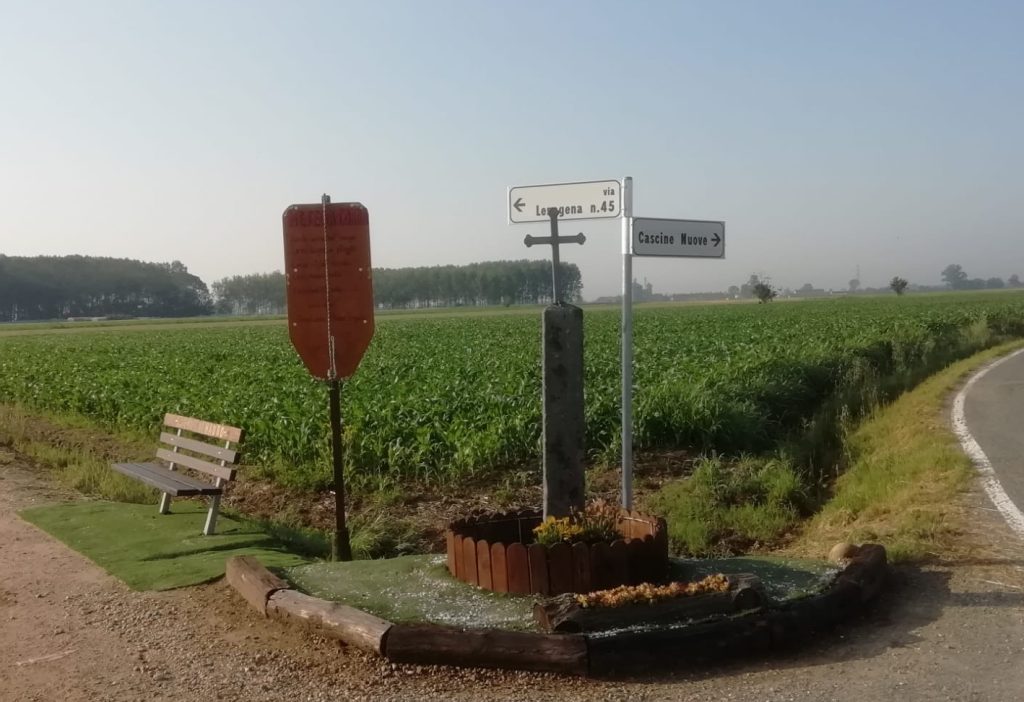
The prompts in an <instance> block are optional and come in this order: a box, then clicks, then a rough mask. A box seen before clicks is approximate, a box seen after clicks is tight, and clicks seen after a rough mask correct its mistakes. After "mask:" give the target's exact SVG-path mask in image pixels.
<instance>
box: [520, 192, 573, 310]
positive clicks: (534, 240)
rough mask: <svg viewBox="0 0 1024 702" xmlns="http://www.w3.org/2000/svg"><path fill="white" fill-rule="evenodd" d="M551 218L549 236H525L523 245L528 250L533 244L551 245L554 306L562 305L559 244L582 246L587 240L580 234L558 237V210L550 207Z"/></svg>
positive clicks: (552, 297)
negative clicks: (559, 283) (559, 280)
mask: <svg viewBox="0 0 1024 702" xmlns="http://www.w3.org/2000/svg"><path fill="white" fill-rule="evenodd" d="M548 215H549V216H550V217H551V236H530V235H529V234H527V235H526V238H525V239H523V243H524V244H526V247H527V248H529V247H531V246H533V245H534V244H551V286H552V289H553V292H552V294H551V299H552V300H554V303H555V304H556V305H560V304H562V295H561V287H560V286H559V285H558V245H559V244H582V243H583V242H585V241H586V240H587V237H585V236H583V232H580V233H579V234H577V235H576V236H558V208H557V207H552V208H550V209H549V210H548Z"/></svg>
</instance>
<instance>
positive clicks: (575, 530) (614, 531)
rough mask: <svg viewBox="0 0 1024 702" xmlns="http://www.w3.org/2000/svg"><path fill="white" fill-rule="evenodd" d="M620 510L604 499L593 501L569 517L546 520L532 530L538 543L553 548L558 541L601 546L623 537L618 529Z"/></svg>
mask: <svg viewBox="0 0 1024 702" xmlns="http://www.w3.org/2000/svg"><path fill="white" fill-rule="evenodd" d="M618 520H619V508H618V507H616V506H615V505H613V504H610V503H608V502H606V501H605V500H595V501H593V502H591V503H590V504H588V505H587V506H586V507H584V508H583V510H581V511H573V512H572V513H571V514H570V515H569V516H568V517H548V518H547V519H545V520H544V521H543V522H541V523H540V525H539V526H537V527H534V529H533V535H534V538H535V539H536V541H537V543H539V544H542V545H544V546H553V545H554V544H557V543H559V542H562V541H564V542H566V543H570V544H575V543H586V544H593V543H601V542H611V541H614V540H615V539H620V538H622V533H621V532H620V531H619V529H618Z"/></svg>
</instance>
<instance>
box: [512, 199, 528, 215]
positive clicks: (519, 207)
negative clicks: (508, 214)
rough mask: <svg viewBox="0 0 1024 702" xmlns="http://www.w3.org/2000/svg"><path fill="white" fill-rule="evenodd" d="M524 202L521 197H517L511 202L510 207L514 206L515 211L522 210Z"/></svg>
mask: <svg viewBox="0 0 1024 702" xmlns="http://www.w3.org/2000/svg"><path fill="white" fill-rule="evenodd" d="M525 204H526V203H524V202H523V198H521V197H517V198H516V201H515V202H513V203H512V207H515V208H516V212H522V211H523V205H525Z"/></svg>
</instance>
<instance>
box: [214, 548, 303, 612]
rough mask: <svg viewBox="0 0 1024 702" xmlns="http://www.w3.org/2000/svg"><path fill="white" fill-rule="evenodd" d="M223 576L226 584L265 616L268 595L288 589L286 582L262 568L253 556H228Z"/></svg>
mask: <svg viewBox="0 0 1024 702" xmlns="http://www.w3.org/2000/svg"><path fill="white" fill-rule="evenodd" d="M225 577H226V578H227V581H228V584H229V585H231V587H233V588H235V590H236V591H238V594H239V595H241V596H242V597H243V598H245V601H246V602H248V603H249V604H251V605H252V606H253V607H255V608H256V610H257V611H258V612H259V613H260V614H262V615H263V616H267V600H268V599H270V596H271V595H272V594H274V593H275V592H277V591H278V590H287V589H288V583H286V582H285V581H284V580H282V579H281V578H279V577H277V576H276V575H274V574H273V573H271V572H270V571H269V570H267V569H266V568H264V567H263V564H262V563H260V562H259V561H258V560H256V558H254V557H253V556H232V557H231V558H229V559H228V562H227V565H226V567H225Z"/></svg>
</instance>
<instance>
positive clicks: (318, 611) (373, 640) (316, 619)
mask: <svg viewBox="0 0 1024 702" xmlns="http://www.w3.org/2000/svg"><path fill="white" fill-rule="evenodd" d="M267 615H268V616H270V617H273V618H275V619H282V620H285V621H295V622H299V623H304V624H306V625H307V626H310V627H312V628H314V629H316V630H317V631H320V632H321V633H323V634H324V635H326V636H330V637H331V638H335V639H338V640H339V641H344V642H345V643H347V644H349V645H350V646H355V647H356V648H361V649H363V650H364V651H371V652H373V653H378V654H379V653H382V652H383V651H384V646H385V642H386V640H387V637H388V632H389V631H390V630H391V627H392V624H391V622H389V621H387V620H385V619H381V618H379V617H375V616H373V615H372V614H368V613H366V612H364V611H362V610H360V609H356V608H354V607H348V606H346V605H343V604H340V603H338V602H328V601H327V600H321V599H318V598H316V597H310V596H309V595H304V594H302V593H301V592H296V591H295V590H278V591H277V592H275V593H274V594H273V595H271V596H270V600H269V601H268V602H267Z"/></svg>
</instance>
